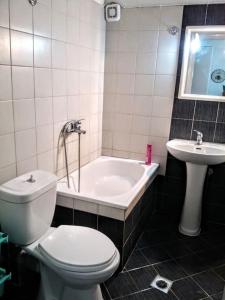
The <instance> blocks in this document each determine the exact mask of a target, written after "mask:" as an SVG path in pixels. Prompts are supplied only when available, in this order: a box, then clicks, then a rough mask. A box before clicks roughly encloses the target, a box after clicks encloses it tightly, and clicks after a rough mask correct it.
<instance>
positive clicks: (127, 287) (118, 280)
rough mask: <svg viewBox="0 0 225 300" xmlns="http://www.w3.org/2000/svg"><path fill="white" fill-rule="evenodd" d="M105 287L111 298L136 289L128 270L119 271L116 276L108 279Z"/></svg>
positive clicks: (130, 292) (133, 291) (127, 293)
mask: <svg viewBox="0 0 225 300" xmlns="http://www.w3.org/2000/svg"><path fill="white" fill-rule="evenodd" d="M106 287H107V289H108V291H109V293H110V296H111V298H112V299H114V298H119V297H122V296H126V295H129V294H132V293H135V292H137V291H138V289H137V286H136V284H135V282H134V281H133V279H132V278H131V277H130V275H129V273H128V272H124V273H120V274H119V275H118V276H117V277H115V278H113V279H111V280H108V281H107V282H106Z"/></svg>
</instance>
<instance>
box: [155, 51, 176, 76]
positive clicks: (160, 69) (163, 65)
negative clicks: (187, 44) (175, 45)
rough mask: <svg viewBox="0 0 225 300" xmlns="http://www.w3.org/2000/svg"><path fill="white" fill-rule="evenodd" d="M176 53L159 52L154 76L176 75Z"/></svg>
mask: <svg viewBox="0 0 225 300" xmlns="http://www.w3.org/2000/svg"><path fill="white" fill-rule="evenodd" d="M176 71H177V53H176V52H173V53H169V52H160V53H158V57H157V68H156V74H163V75H164V74H165V75H176Z"/></svg>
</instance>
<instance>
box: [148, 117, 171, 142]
mask: <svg viewBox="0 0 225 300" xmlns="http://www.w3.org/2000/svg"><path fill="white" fill-rule="evenodd" d="M170 123H171V119H170V118H160V117H152V118H151V122H150V135H151V136H157V137H165V138H167V137H168V136H169V133H170Z"/></svg>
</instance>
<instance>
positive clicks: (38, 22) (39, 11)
mask: <svg viewBox="0 0 225 300" xmlns="http://www.w3.org/2000/svg"><path fill="white" fill-rule="evenodd" d="M33 14H34V34H37V35H41V36H45V37H48V38H50V37H51V32H52V28H51V9H50V7H49V5H45V4H43V3H40V1H38V3H37V5H36V6H35V9H34V10H33Z"/></svg>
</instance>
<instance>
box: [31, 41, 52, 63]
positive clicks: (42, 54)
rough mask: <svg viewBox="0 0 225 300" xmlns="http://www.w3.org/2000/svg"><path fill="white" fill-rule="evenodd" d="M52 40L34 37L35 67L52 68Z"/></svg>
mask: <svg viewBox="0 0 225 300" xmlns="http://www.w3.org/2000/svg"><path fill="white" fill-rule="evenodd" d="M51 54H52V53H51V40H50V39H47V38H44V37H40V36H34V66H35V67H46V68H51V61H52V55H51Z"/></svg>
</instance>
